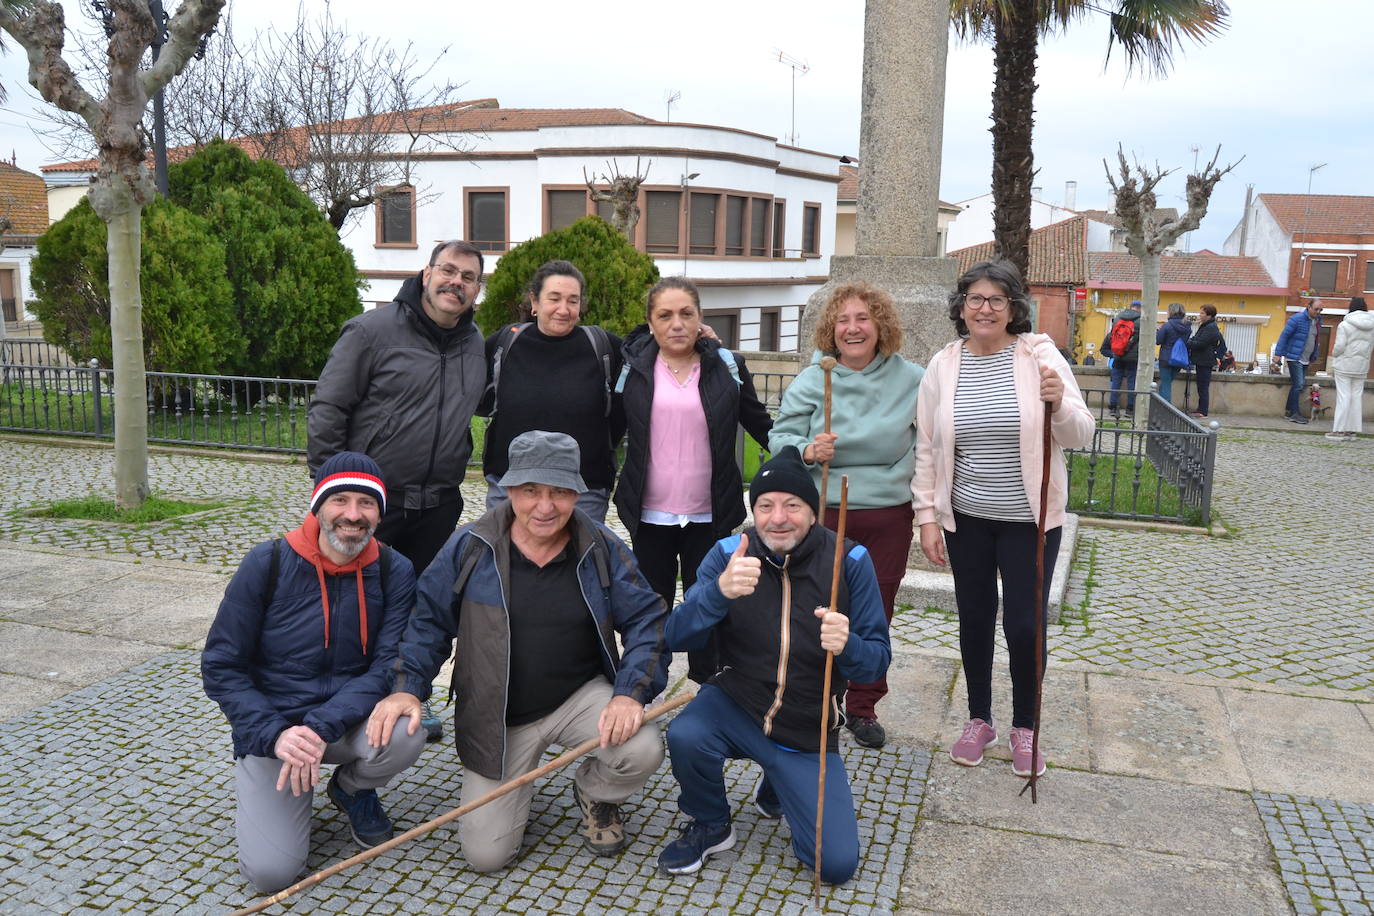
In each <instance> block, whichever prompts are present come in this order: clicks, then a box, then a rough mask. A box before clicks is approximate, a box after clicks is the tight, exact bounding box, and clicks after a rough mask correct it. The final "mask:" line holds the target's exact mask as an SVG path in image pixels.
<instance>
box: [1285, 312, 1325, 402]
mask: <svg viewBox="0 0 1374 916" xmlns="http://www.w3.org/2000/svg"><path fill="white" fill-rule="evenodd" d="M1321 331H1322V304H1321V302H1320V301H1319V300H1317V299H1309V300H1308V302H1307V305H1306V306H1305V307H1304V308H1303V309H1302V310H1301V311H1299V312H1294V313H1293V317H1291V318H1289V319H1288V322H1287V323H1286V324H1285V325H1284V326H1283V331H1282V332H1281V333H1280V334H1279V340H1278V343H1276V344H1274V359H1275V362H1276V363H1277V361H1278V360H1279V359H1282V360H1283V364H1284V365H1285V366H1287V367H1288V380H1289V387H1288V400H1287V401H1286V402H1285V403H1284V407H1283V418H1284V419H1285V420H1288V421H1289V422H1291V423H1299V424H1306V423H1307V418H1306V417H1304V416H1303V415H1302V394H1303V388H1304V387H1305V385H1306V384H1307V367H1308V365H1309V364H1311V363H1312V361H1313V360H1315V359H1316V358H1317V348H1318V347H1319V346H1321Z"/></svg>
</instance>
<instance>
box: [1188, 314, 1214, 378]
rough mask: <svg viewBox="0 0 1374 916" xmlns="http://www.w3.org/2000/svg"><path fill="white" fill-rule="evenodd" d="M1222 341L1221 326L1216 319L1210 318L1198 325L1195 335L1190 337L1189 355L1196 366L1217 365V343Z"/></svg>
mask: <svg viewBox="0 0 1374 916" xmlns="http://www.w3.org/2000/svg"><path fill="white" fill-rule="evenodd" d="M1219 343H1221V328H1219V327H1217V322H1216V319H1209V320H1207V321H1204V322H1202V323H1201V324H1199V325H1198V326H1197V330H1196V331H1194V332H1193V336H1192V337H1190V338H1188V355H1189V356H1190V357H1191V358H1192V362H1193V365H1194V366H1215V365H1216V362H1217V344H1219Z"/></svg>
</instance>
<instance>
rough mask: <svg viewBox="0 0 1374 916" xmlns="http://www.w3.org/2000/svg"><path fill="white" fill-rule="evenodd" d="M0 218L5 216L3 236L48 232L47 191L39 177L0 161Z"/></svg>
mask: <svg viewBox="0 0 1374 916" xmlns="http://www.w3.org/2000/svg"><path fill="white" fill-rule="evenodd" d="M0 217H7V218H8V219H9V221H10V227H9V229H8V230H6V234H7V235H42V234H43V233H44V232H47V231H48V192H47V188H46V186H45V185H44V183H43V179H42V178H40V177H39V176H37V175H35V174H33V173H32V172H26V171H24V170H23V169H21V168H18V167H16V166H13V165H10V164H9V163H8V162H0Z"/></svg>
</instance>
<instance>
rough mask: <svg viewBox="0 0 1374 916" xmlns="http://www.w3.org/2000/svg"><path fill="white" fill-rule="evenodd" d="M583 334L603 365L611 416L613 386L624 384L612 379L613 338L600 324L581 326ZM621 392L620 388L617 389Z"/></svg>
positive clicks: (608, 409) (607, 407)
mask: <svg viewBox="0 0 1374 916" xmlns="http://www.w3.org/2000/svg"><path fill="white" fill-rule="evenodd" d="M578 327H579V328H581V329H582V333H583V334H586V335H587V340H589V341H590V342H591V345H592V351H593V352H594V353H595V354H596V361H597V362H599V363H600V364H601V375H602V377H603V378H604V379H605V388H606V392H605V394H606V398H605V400H606V416H608V417H609V416H610V415H611V389H612V385H613V384H614V385H616V386H620V385H622V384H623V383H622V382H620V381H619V380H616V379H612V378H611V337H610V335H609V334H608V333H606V329H605V328H603V327H601V325H598V324H592V325H587V324H579V325H578ZM616 390H619V388H616Z"/></svg>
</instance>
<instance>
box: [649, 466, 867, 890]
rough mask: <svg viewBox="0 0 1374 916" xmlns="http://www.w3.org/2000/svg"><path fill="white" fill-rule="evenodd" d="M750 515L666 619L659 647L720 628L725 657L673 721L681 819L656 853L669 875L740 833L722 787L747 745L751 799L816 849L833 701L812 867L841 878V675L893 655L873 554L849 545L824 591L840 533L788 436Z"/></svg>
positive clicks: (846, 826) (850, 847)
mask: <svg viewBox="0 0 1374 916" xmlns="http://www.w3.org/2000/svg"><path fill="white" fill-rule="evenodd" d="M749 501H750V505H751V506H752V508H753V513H754V525H753V527H750V528H746V529H745V530H744V532H743V533H741V534H738V535H732V536H730V537H727V538H724V539H722V540H720V541H718V542H716V544H715V546H714V547H712V548H711V551H710V552H709V553H708V554H707V555H706V559H705V560H703V561H702V563H701V568H700V569H699V570H698V572H697V581H696V584H695V585H693V586H692V588H691V589H690V590H689V591H688V592H687V595H686V596H685V599H684V601H683V603H682V604H680V605H678V607H677V609H676V610H675V611H673V613H672V614H671V616H670V617H669V618H668V628H667V641H668V647H669V648H670V649H673V650H674V651H683V650H691V649H696V648H700V647H701V646H703V645H705V643H706V640H707V638H708V637H709V635H710V634H711V632H712V631H715V632H716V633H718V634H719V637H720V639H719V645H720V670H719V671H718V672H717V673H716V674H715V676H714V677H712V678H711V679H710V680H709V681H708V682H707V683H705V684H703V685H702V687H701V690H700V691H698V693H697V695H696V698H695V699H694V700H693V701H692V702H691V703H690V704H688V706H687V708H686V709H684V710H683V711H682V712H681V713H680V714H679V715H678V716H677V718H675V719H674V720H673V723H672V725H671V726H669V728H668V752H669V754H670V756H671V758H672V765H673V775H674V776H675V777H676V778H677V781H678V783H679V784H680V785H681V787H682V793H681V795H680V796H679V797H678V807H679V808H680V809H681V810H682V812H683V814H685V815H687V817H688V818H689V819H690V820H689V822H688V824H687V826H686V828H685V829H684V830H683V831H682V836H680V837H679V838H678V839H677V840H675V841H673V842H672V843H670V844H669V845H668V846H667V847H666V848H664V850H663V852H662V853H661V854H660V855H659V859H658V862H659V867H660V868H662V869H663V870H664V871H667V872H668V873H670V874H690V873H692V872H695V871H697V870H698V869H699V868H701V866H702V863H703V862H704V861H705V859H706V857H707V856H709V855H711V854H712V853H716V852H721V851H724V850H726V849H730V848H731V847H732V846H734V844H735V834H734V830H733V828H732V827H731V823H730V803H729V800H728V799H727V798H726V795H725V783H724V778H723V768H724V764H725V761H726V760H727V759H733V758H740V757H748V758H750V759H752V760H754V761H756V762H758V764H759V765H760V767H761V768H762V770H763V772H762V775H761V776H760V778H759V782H758V784H757V786H756V789H755V794H754V804H755V806H756V807H757V808H758V810H759V812H760V813H761V814H762V815H763V816H764V817H768V818H778V817H783V818H786V820H787V824H788V827H789V828H790V829H791V832H792V850H793V852H794V853H795V854H796V856H797V858H798V859H799V860H801V862H802V864H803V865H805V866H806V867H807V868H814V867H815V862H816V851H815V836H816V785H817V782H818V778H819V772H818V771H819V766H820V720H821V706H822V702H826V703H829V704H830V719H829V728H830V734H829V737H828V740H827V753H828V756H827V758H826V783H825V812H826V816H825V823H824V832H823V836H822V838H821V845H822V854H821V878H822V880H824V881H826V882H828V883H831V884H841V883H843V882H845V881H848V880H849V878H850V877H852V876H853V874H854V871H855V870H856V869H857V868H858V863H859V837H858V825H857V822H856V820H855V816H854V800H853V797H852V795H851V794H850V791H849V780H848V777H847V776H846V774H845V770H844V763H843V761H842V760H841V759H840V755H839V753H838V750H837V749H838V745H839V729H840V726H841V724H842V722H843V717H842V715H841V714H840V704H839V699H840V697H841V696H842V695H843V694H844V691H845V687H846V679H852V680H855V681H861V682H868V681H875V680H877V679H878V678H880V677H882V676H883V674H884V673H885V672H886V671H887V665H888V662H889V660H890V659H891V648H890V646H889V644H888V634H887V619H886V615H885V614H884V613H883V605H882V599H881V597H880V596H879V593H878V578H877V574H876V573H875V572H874V569H873V561H872V559H871V558H870V557H869V555H868V552H867V551H866V550H865V549H864V548H863V547H862V546H861V545H857V544H855V545H852V546H851V545H849V544H846V547H847V548H848V550H847V553H846V554H845V557H844V565H843V574H844V575H843V580H842V581H841V582H840V587H839V591H838V597H837V599H836V606H835V607H833V608H827V607H825V606H824V605H825V604H826V603H827V602H828V601H829V600H830V586H831V581H830V580H831V574H832V569H833V564H834V554H835V533H834V532H832V531H830V530H829V529H827V528H826V527H825V526H823V525H819V524H817V523H816V512H817V508H818V506H819V504H820V495H819V494H818V493H817V492H816V485H815V484H814V483H813V482H812V480H811V475H810V473H809V472H808V471H807V470H806V468H805V466H804V465H803V464H802V461H801V456H800V455H799V454H798V453H797V450H796V449H795V448H793V447H791V446H788V447H786V448H784V449H781V450H780V451H779V452H778V453H777V454H776V455H774V456H773V458H772V459H771V460H770V461H768V462H767V463H766V464H765V465H763V467H761V468H759V472H758V474H757V475H756V476H755V477H754V482H753V484H752V485H751V486H750V489H749ZM827 652H830V653H834V660H835V675H834V676H833V677H832V680H831V690H830V696H829V697H826V698H824V700H823V699H822V696H821V694H822V688H823V683H824V668H825V658H826V653H827Z"/></svg>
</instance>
